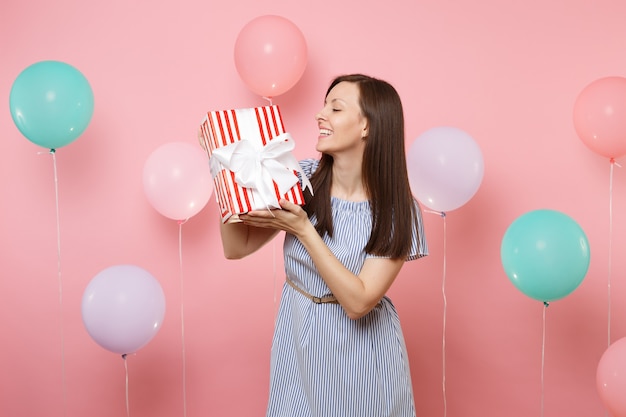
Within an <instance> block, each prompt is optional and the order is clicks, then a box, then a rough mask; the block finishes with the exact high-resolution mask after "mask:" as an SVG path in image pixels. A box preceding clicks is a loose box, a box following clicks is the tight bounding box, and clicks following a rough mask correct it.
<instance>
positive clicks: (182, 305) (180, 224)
mask: <svg viewBox="0 0 626 417" xmlns="http://www.w3.org/2000/svg"><path fill="white" fill-rule="evenodd" d="M186 222H187V220H184V221H179V222H178V268H179V272H180V329H181V330H180V331H181V343H182V361H183V416H184V417H186V416H187V364H186V360H185V356H186V355H185V303H184V301H183V300H184V286H183V281H184V279H183V224H185V223H186Z"/></svg>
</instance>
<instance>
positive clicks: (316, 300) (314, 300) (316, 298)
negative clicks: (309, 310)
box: [311, 295, 322, 304]
mask: <svg viewBox="0 0 626 417" xmlns="http://www.w3.org/2000/svg"><path fill="white" fill-rule="evenodd" d="M311 301H313V302H314V303H315V304H322V299H321V298H320V297H316V296H314V295H312V296H311Z"/></svg>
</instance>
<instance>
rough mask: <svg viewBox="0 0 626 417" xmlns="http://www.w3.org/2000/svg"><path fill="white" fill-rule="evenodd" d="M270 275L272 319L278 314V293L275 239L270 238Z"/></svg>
mask: <svg viewBox="0 0 626 417" xmlns="http://www.w3.org/2000/svg"><path fill="white" fill-rule="evenodd" d="M272 276H273V279H274V321H276V317H277V315H278V305H277V302H276V299H277V298H276V294H277V293H278V282H277V281H278V277H277V273H276V239H272Z"/></svg>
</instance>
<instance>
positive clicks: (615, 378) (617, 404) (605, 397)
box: [596, 337, 626, 417]
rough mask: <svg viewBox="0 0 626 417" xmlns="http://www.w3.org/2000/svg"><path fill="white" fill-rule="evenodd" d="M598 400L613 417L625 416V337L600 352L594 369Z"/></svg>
mask: <svg viewBox="0 0 626 417" xmlns="http://www.w3.org/2000/svg"><path fill="white" fill-rule="evenodd" d="M596 388H597V389H598V394H599V396H600V400H601V401H602V403H603V404H604V406H605V407H606V408H607V410H608V411H609V412H610V413H611V415H612V416H613V417H626V395H624V393H626V337H625V338H621V339H619V340H617V341H616V342H613V343H612V344H611V345H610V346H609V347H608V349H607V350H606V351H605V352H604V354H602V357H601V358H600V362H598V369H597V371H596Z"/></svg>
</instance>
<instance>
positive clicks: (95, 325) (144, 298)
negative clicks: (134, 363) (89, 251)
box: [82, 265, 165, 354]
mask: <svg viewBox="0 0 626 417" xmlns="http://www.w3.org/2000/svg"><path fill="white" fill-rule="evenodd" d="M164 316H165V295H164V294H163V289H162V288H161V285H160V284H159V282H158V281H157V280H156V279H155V278H154V277H153V276H152V275H150V273H148V272H147V271H145V270H144V269H142V268H139V267H138V266H134V265H116V266H111V267H109V268H106V269H104V270H103V271H101V272H100V273H98V274H97V275H96V276H95V277H93V279H92V280H91V281H90V282H89V284H88V285H87V288H86V289H85V292H84V294H83V300H82V318H83V324H84V325H85V328H86V329H87V332H88V333H89V335H90V336H91V337H92V339H93V340H94V341H95V342H96V343H97V344H99V345H100V346H102V347H103V348H105V349H107V350H109V351H111V352H113V353H119V354H127V353H134V352H136V351H137V350H139V349H141V348H142V347H144V346H145V345H146V344H147V343H148V342H149V341H150V340H152V338H153V337H154V336H155V335H156V334H157V332H158V331H159V329H160V328H161V324H162V323H163V317H164Z"/></svg>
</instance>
